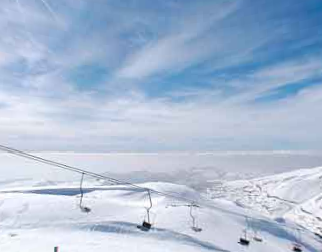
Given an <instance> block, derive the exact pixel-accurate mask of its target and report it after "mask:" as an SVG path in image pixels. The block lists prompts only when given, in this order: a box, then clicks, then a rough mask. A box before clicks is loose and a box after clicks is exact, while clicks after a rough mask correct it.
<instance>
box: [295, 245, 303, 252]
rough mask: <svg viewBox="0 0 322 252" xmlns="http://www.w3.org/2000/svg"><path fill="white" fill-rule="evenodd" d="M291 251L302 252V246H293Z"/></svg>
mask: <svg viewBox="0 0 322 252" xmlns="http://www.w3.org/2000/svg"><path fill="white" fill-rule="evenodd" d="M293 251H295V252H302V246H301V245H300V244H298V243H294V244H293Z"/></svg>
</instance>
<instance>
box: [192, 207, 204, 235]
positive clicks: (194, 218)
mask: <svg viewBox="0 0 322 252" xmlns="http://www.w3.org/2000/svg"><path fill="white" fill-rule="evenodd" d="M189 206H190V216H191V219H192V227H191V229H192V230H193V231H195V232H201V231H202V228H200V227H198V225H197V224H196V217H195V216H193V214H192V208H193V207H199V206H198V205H196V204H194V203H192V204H190V205H189Z"/></svg>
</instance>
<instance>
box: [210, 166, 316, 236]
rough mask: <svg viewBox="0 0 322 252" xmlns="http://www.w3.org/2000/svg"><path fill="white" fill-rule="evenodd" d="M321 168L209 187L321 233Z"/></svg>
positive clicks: (212, 192) (212, 193)
mask: <svg viewBox="0 0 322 252" xmlns="http://www.w3.org/2000/svg"><path fill="white" fill-rule="evenodd" d="M321 189H322V167H317V168H312V169H301V170H296V171H292V172H287V173H282V174H277V175H272V176H267V177H262V178H256V179H251V180H239V181H232V182H226V183H222V184H220V185H216V186H215V187H213V188H212V189H209V190H208V193H209V194H208V196H209V197H210V198H225V199H227V200H231V201H233V202H235V203H236V204H238V205H241V206H244V207H245V206H247V207H249V208H251V209H254V210H256V211H259V212H261V213H262V214H266V215H267V216H271V217H274V218H279V219H280V218H283V219H287V220H291V221H293V222H295V223H297V224H299V225H301V226H303V227H305V228H307V229H309V230H311V231H312V232H314V233H319V234H322V190H321Z"/></svg>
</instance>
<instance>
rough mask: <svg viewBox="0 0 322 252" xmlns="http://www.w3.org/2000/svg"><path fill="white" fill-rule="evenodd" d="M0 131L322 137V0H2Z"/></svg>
mask: <svg viewBox="0 0 322 252" xmlns="http://www.w3.org/2000/svg"><path fill="white" fill-rule="evenodd" d="M0 28H1V29H0V31H1V33H2V34H1V36H0V141H1V143H3V144H8V145H11V146H14V147H21V148H25V149H30V150H57V151H66V150H73V151H93V152H105V151H134V152H136V151H139V152H140V151H143V152H150V151H151V152H156V151H189V150H191V151H206V150H207V151H209V150H276V149H278V150H279V149H290V150H299V149H301V150H303V149H313V150H320V149H321V148H322V144H321V143H322V134H321V133H320V129H321V128H322V116H321V114H322V113H321V112H320V110H321V106H322V85H321V84H322V57H321V56H322V29H321V28H322V2H321V1H319V0H307V1H294V0H283V1H280V0H270V1H268V0H257V1H250V0H212V1H210V0H202V1H187V0H185V1H183V0H182V1H180V0H162V1H158V0H155V1H148V0H146V1H145V0H124V1H113V0H104V1H103V0H95V1H89V0H55V1H53V0H2V1H1V5H0Z"/></svg>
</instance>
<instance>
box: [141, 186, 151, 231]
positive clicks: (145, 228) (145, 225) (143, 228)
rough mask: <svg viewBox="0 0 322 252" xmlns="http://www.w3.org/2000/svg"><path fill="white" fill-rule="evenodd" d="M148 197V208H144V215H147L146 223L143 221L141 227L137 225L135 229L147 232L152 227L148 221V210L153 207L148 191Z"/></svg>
mask: <svg viewBox="0 0 322 252" xmlns="http://www.w3.org/2000/svg"><path fill="white" fill-rule="evenodd" d="M148 196H149V201H150V206H149V207H148V208H146V213H147V217H148V219H147V221H146V220H145V219H144V220H143V223H142V225H138V226H137V228H138V229H141V230H142V231H149V230H150V229H151V227H152V224H151V221H150V210H151V208H152V206H153V204H152V199H151V192H150V190H149V189H148Z"/></svg>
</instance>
